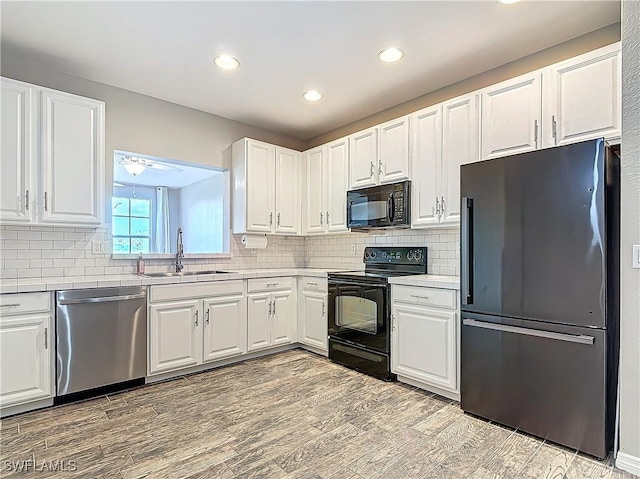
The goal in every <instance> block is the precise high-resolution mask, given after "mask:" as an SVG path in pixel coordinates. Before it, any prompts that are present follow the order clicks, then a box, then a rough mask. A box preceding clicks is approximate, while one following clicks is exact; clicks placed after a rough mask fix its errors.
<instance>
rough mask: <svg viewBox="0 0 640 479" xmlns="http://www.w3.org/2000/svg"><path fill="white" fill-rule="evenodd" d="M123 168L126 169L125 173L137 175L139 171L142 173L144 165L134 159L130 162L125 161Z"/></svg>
mask: <svg viewBox="0 0 640 479" xmlns="http://www.w3.org/2000/svg"><path fill="white" fill-rule="evenodd" d="M124 169H125V170H127V173H129V174H130V175H133V176H138V175H139V174H140V173H142V172H143V171H144V170H145V166H144V165H143V164H141V163H138V162H137V161H135V162H131V163H126V164H125V165H124Z"/></svg>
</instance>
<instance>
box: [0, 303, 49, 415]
mask: <svg viewBox="0 0 640 479" xmlns="http://www.w3.org/2000/svg"><path fill="white" fill-rule="evenodd" d="M50 304H51V303H50V293H25V294H5V295H2V296H0V308H1V309H0V416H7V415H10V414H16V413H18V412H24V411H28V410H31V409H35V408H38V407H44V406H47V405H51V404H52V403H53V396H54V391H55V387H54V384H55V381H54V379H53V373H54V367H53V361H54V349H55V335H54V332H53V328H52V318H53V315H52V314H51V311H50Z"/></svg>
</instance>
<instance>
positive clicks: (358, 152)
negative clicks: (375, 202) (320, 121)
mask: <svg viewBox="0 0 640 479" xmlns="http://www.w3.org/2000/svg"><path fill="white" fill-rule="evenodd" d="M349 177H350V185H351V188H364V187H365V186H373V185H376V184H377V183H378V130H377V128H375V127H374V128H369V129H367V130H364V131H361V132H359V133H355V134H353V135H351V136H350V137H349Z"/></svg>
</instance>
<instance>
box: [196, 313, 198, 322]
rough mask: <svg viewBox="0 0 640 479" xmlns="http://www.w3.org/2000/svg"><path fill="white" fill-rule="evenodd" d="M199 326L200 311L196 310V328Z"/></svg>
mask: <svg viewBox="0 0 640 479" xmlns="http://www.w3.org/2000/svg"><path fill="white" fill-rule="evenodd" d="M197 325H198V310H196V326H197Z"/></svg>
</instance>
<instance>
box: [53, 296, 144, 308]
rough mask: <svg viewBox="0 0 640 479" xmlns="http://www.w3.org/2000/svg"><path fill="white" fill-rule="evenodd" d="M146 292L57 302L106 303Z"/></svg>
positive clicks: (127, 298)
mask: <svg viewBox="0 0 640 479" xmlns="http://www.w3.org/2000/svg"><path fill="white" fill-rule="evenodd" d="M146 297H147V295H146V293H142V294H125V295H121V296H98V297H94V298H80V299H61V300H59V301H58V304H61V305H63V306H64V305H67V304H86V303H108V302H111V301H128V300H131V299H143V298H146Z"/></svg>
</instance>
